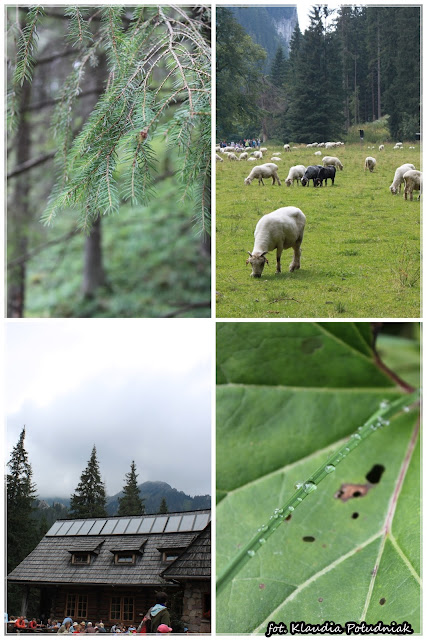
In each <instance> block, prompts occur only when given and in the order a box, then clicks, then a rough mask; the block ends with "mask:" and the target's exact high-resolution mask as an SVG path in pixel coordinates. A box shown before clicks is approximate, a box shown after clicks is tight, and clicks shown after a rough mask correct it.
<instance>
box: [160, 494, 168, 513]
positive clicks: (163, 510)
mask: <svg viewBox="0 0 427 640" xmlns="http://www.w3.org/2000/svg"><path fill="white" fill-rule="evenodd" d="M159 513H169V509H168V504H167V502H166V498H162V499H161V502H160V507H159Z"/></svg>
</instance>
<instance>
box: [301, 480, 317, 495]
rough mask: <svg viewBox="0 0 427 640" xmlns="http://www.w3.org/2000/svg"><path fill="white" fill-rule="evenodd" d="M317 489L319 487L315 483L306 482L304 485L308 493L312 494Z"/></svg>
mask: <svg viewBox="0 0 427 640" xmlns="http://www.w3.org/2000/svg"><path fill="white" fill-rule="evenodd" d="M316 489H317V485H315V484H314V482H306V483H305V484H304V491H305V492H306V493H312V491H316Z"/></svg>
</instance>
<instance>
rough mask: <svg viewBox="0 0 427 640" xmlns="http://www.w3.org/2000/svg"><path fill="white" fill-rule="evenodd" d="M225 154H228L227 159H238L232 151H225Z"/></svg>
mask: <svg viewBox="0 0 427 640" xmlns="http://www.w3.org/2000/svg"><path fill="white" fill-rule="evenodd" d="M227 156H228V159H229V160H238V159H239V158H238V157H237V156H236V154H235V153H233V152H232V151H229V152H228V153H227Z"/></svg>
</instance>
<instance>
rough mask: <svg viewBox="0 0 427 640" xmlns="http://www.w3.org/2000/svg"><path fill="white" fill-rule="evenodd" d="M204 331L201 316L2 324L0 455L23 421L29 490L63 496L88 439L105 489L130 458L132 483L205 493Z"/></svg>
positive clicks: (114, 487)
mask: <svg viewBox="0 0 427 640" xmlns="http://www.w3.org/2000/svg"><path fill="white" fill-rule="evenodd" d="M211 333H212V326H211V321H210V320H209V319H206V320H203V319H195V320H191V319H185V320H184V319H183V320H181V319H175V318H174V319H173V320H170V319H165V320H126V321H120V320H96V321H93V320H72V321H70V320H47V321H46V320H45V321H23V322H22V321H20V322H9V323H8V324H7V326H6V405H7V460H8V459H9V457H10V453H11V451H12V448H13V447H14V446H15V444H16V443H17V441H18V439H19V435H20V433H21V430H22V427H23V426H24V425H25V426H26V438H25V448H26V450H27V452H28V454H29V459H30V462H31V464H32V468H33V479H34V482H35V483H36V485H37V490H38V494H39V496H46V497H49V496H50V497H53V496H60V497H69V495H70V494H71V493H72V492H73V491H74V490H75V488H76V486H77V484H78V482H79V480H80V475H81V472H82V471H83V469H84V468H85V467H86V465H87V462H88V460H89V457H90V454H91V451H92V447H93V445H94V444H95V445H96V449H97V453H98V460H99V463H100V469H101V474H102V477H103V480H104V481H105V483H106V489H107V495H113V494H115V493H117V492H118V491H120V490H121V489H122V487H123V484H124V476H125V474H126V473H127V472H128V471H129V468H130V463H131V461H132V460H135V463H136V467H137V472H138V473H139V477H138V483H142V482H145V481H146V480H153V481H155V480H162V481H164V482H167V483H169V484H170V485H171V486H172V487H175V488H176V489H178V490H181V491H184V492H185V493H188V494H190V495H196V494H206V493H211V487H210V480H211V476H210V464H211V424H210V423H211V384H210V382H211V347H212V340H211ZM7 460H6V461H7Z"/></svg>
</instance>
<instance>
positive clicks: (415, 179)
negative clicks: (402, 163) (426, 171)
mask: <svg viewBox="0 0 427 640" xmlns="http://www.w3.org/2000/svg"><path fill="white" fill-rule="evenodd" d="M403 179H404V181H405V200H407V199H408V193H409V199H410V200H413V199H414V196H413V193H412V192H413V191H419V192H420V193H419V196H418V200H419V199H420V197H421V189H422V186H423V174H422V173H421V171H416V170H415V169H410V170H409V171H406V173H404V174H403Z"/></svg>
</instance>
